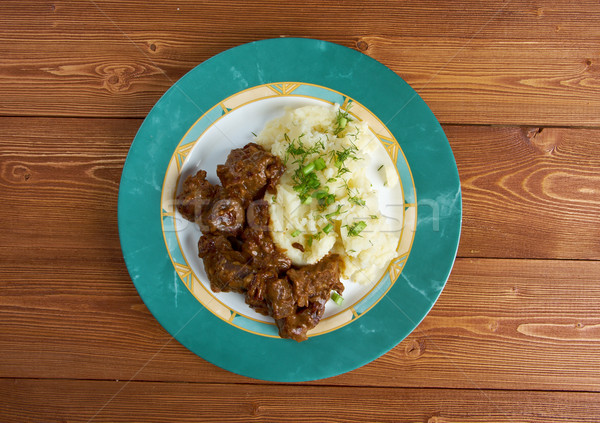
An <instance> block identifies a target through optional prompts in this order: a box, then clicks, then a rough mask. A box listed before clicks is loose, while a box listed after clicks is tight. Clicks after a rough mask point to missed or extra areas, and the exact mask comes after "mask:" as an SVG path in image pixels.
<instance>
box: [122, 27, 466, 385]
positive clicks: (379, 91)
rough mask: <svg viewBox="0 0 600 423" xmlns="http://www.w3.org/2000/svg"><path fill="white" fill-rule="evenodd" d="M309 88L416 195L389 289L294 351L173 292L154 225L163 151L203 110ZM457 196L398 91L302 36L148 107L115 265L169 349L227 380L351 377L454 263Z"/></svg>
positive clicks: (234, 55) (210, 70) (130, 172)
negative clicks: (401, 162) (401, 259)
mask: <svg viewBox="0 0 600 423" xmlns="http://www.w3.org/2000/svg"><path fill="white" fill-rule="evenodd" d="M279 81H298V82H304V83H308V84H316V85H320V86H324V87H327V88H329V89H332V90H336V91H339V92H341V93H344V94H345V95H347V96H349V97H352V98H354V99H356V100H357V101H359V102H360V103H361V104H363V105H364V106H365V107H367V108H368V109H369V110H370V111H371V112H373V113H374V114H375V115H376V116H377V117H378V118H379V119H380V120H381V121H382V122H383V123H384V124H385V125H386V126H387V128H388V129H389V130H390V131H391V132H392V134H393V135H394V137H395V138H396V140H398V142H399V143H400V145H401V148H402V151H403V153H404V155H405V157H406V160H407V162H408V163H409V165H410V168H411V171H412V175H413V180H414V184H415V188H416V191H417V199H418V202H417V208H418V216H417V230H416V233H415V237H414V241H413V245H412V250H411V252H410V255H409V256H408V258H407V260H406V263H405V265H404V268H403V269H402V272H401V273H400V275H399V276H398V280H397V281H396V282H395V283H394V285H393V286H392V288H391V289H390V290H389V291H388V293H387V294H386V295H385V297H383V298H382V299H381V301H379V303H378V304H377V305H376V306H375V307H373V309H371V310H370V311H369V313H367V314H366V315H364V316H363V317H361V318H360V319H358V320H357V321H356V322H352V323H351V324H348V325H346V326H343V327H342V328H339V329H337V330H335V331H332V332H329V333H326V334H323V335H319V336H316V337H312V338H310V339H309V340H308V341H305V342H303V343H296V342H294V341H290V340H282V339H278V338H269V337H262V336H259V335H255V334H252V333H249V332H245V331H243V330H240V329H238V328H236V327H234V326H231V325H229V324H228V323H226V322H223V321H222V320H221V319H219V318H218V317H216V316H215V315H213V314H212V313H211V312H210V311H208V310H207V309H205V308H204V307H203V306H202V305H201V304H200V303H199V302H198V301H197V300H196V298H194V296H193V295H192V294H191V293H190V292H189V291H188V290H187V289H186V288H185V286H183V285H182V284H181V282H180V281H179V276H178V274H177V273H176V271H175V269H174V267H173V264H172V263H171V260H170V257H169V255H168V252H167V250H166V247H165V243H164V240H163V234H162V227H161V212H160V201H161V191H162V183H163V178H164V175H165V171H166V169H167V166H168V163H169V161H170V159H171V156H172V154H173V151H174V150H175V148H176V147H177V145H178V143H179V141H180V140H181V139H182V137H183V136H184V134H185V133H186V132H187V131H188V129H189V128H190V127H191V126H192V125H193V124H194V123H195V122H196V121H197V119H198V117H199V116H201V115H202V114H203V113H204V111H206V110H208V109H210V108H211V107H213V106H214V105H215V104H218V103H219V102H220V101H222V100H223V99H225V98H227V97H229V96H231V95H233V94H235V93H237V92H239V91H242V90H245V89H247V88H249V87H253V86H256V85H263V84H268V83H275V82H279ZM461 220H462V197H461V190H460V181H459V176H458V170H457V168H456V162H455V160H454V156H453V154H452V150H451V148H450V145H449V143H448V140H447V138H446V136H445V134H444V132H443V130H442V128H441V126H440V124H439V123H438V121H437V119H436V118H435V116H434V115H433V113H432V112H431V110H430V109H429V107H428V106H427V105H426V104H425V102H424V101H423V100H422V99H421V98H420V96H419V95H418V94H417V92H416V91H414V90H413V89H412V88H411V87H410V86H409V85H408V84H407V83H406V82H404V81H403V80H402V79H401V78H400V77H399V76H398V75H396V74H395V73H394V72H393V71H391V70H390V69H388V68H387V67H386V66H384V65H383V64H381V63H379V62H377V61H376V60H374V59H372V58H370V57H368V56H366V55H364V54H362V53H360V52H358V51H355V50H352V49H349V48H347V47H343V46H340V45H337V44H333V43H329V42H326V41H321V40H314V39H307V38H277V39H267V40H262V41H256V42H252V43H248V44H243V45H240V46H238V47H235V48H232V49H229V50H227V51H224V52H222V53H220V54H218V55H216V56H214V57H212V58H211V59H209V60H207V61H205V62H203V63H202V64H200V65H198V66H197V67H195V68H194V69H192V70H191V71H190V72H188V73H187V74H186V75H184V76H183V77H182V78H181V79H180V80H179V81H178V82H177V83H175V84H174V85H173V86H172V87H171V88H170V89H169V90H168V91H167V92H166V93H165V94H164V95H163V96H162V97H161V99H160V100H159V101H158V102H157V103H156V105H155V106H154V107H153V108H152V110H151V111H150V113H149V114H148V116H147V117H146V119H145V120H144V122H143V123H142V125H141V127H140V129H139V130H138V133H137V135H136V137H135V139H134V141H133V143H132V145H131V148H130V151H129V154H128V156H127V159H126V161H125V165H124V168H123V173H122V176H121V183H120V188H119V201H118V223H119V236H120V240H121V248H122V251H123V256H124V259H125V263H126V265H127V268H128V270H129V273H130V275H131V278H132V280H133V283H134V285H135V287H136V289H137V290H138V293H139V295H140V297H141V298H142V300H143V301H144V303H145V304H146V306H147V307H148V309H149V310H150V312H151V313H152V314H153V315H154V316H155V318H156V319H157V320H158V321H159V323H160V324H161V325H162V326H163V327H164V328H165V329H166V330H167V331H168V332H169V333H170V334H171V335H172V336H173V337H174V338H175V339H177V340H178V341H179V342H180V343H181V344H183V345H184V346H186V347H187V348H188V349H189V350H191V351H192V352H194V353H195V354H197V355H198V356H200V357H202V358H204V359H205V360H207V361H209V362H211V363H213V364H215V365H217V366H219V367H221V368H223V369H226V370H229V371H231V372H234V373H237V374H240V375H244V376H248V377H252V378H256V379H262V380H268V381H279V382H299V381H309V380H316V379H323V378H326V377H331V376H335V375H338V374H342V373H345V372H348V371H351V370H354V369H356V368H358V367H361V366H363V365H365V364H367V363H369V362H371V361H373V360H375V359H376V358H378V357H380V356H381V355H383V354H385V353H386V352H388V351H389V350H390V349H392V348H393V347H394V346H396V345H397V344H398V343H400V342H401V341H402V340H403V339H404V338H406V336H408V334H410V332H412V331H413V330H414V329H415V328H416V327H417V325H418V324H419V323H420V322H421V321H422V320H423V318H424V317H425V316H426V315H427V313H428V312H429V311H430V309H431V308H432V307H433V305H434V304H435V302H436V300H437V298H438V297H439V295H440V293H441V292H442V290H443V288H444V286H445V284H446V281H447V279H448V276H449V274H450V271H451V269H452V266H453V264H454V259H455V257H456V251H457V248H458V242H459V238H460V230H461Z"/></svg>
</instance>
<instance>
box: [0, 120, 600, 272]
mask: <svg viewBox="0 0 600 423" xmlns="http://www.w3.org/2000/svg"><path fill="white" fill-rule="evenodd" d="M140 124H141V121H140V120H131V119H123V120H117V119H98V120H95V119H44V118H35V119H33V118H32V119H28V118H8V117H5V118H0V126H1V127H2V128H3V132H2V134H0V187H1V188H2V190H1V191H0V201H2V202H3V204H4V205H5V207H4V208H3V209H2V211H1V214H2V218H3V221H4V222H5V225H6V229H5V231H4V232H3V233H0V248H4V249H5V250H6V256H5V260H17V261H18V260H22V259H23V258H24V257H31V254H32V252H31V251H32V250H30V247H31V246H35V247H36V248H42V249H48V250H49V252H51V251H53V250H55V248H57V246H58V247H59V248H64V249H69V251H76V250H77V249H90V248H91V246H90V241H89V240H91V239H93V240H94V248H96V249H98V248H100V249H116V248H118V234H117V224H116V209H117V196H118V184H119V178H120V173H121V167H122V165H123V162H124V160H125V156H126V154H127V151H128V148H129V145H130V143H131V141H132V140H133V138H134V136H135V133H136V131H137V129H138V127H139V125H140ZM539 129H540V128H519V127H475V126H453V125H448V126H445V127H444V130H445V132H446V134H447V136H448V139H449V140H450V143H451V146H452V148H453V151H454V154H455V157H456V160H457V164H458V169H459V173H460V176H461V184H462V191H463V209H464V218H463V231H462V238H461V242H460V248H459V256H461V257H500V258H509V257H510V258H544V259H555V258H556V259H595V260H597V259H600V243H599V242H598V239H599V237H600V189H599V188H598V186H599V183H600V158H599V157H598V155H597V154H596V153H595V150H596V146H597V145H598V144H599V143H600V130H589V129H560V128H545V129H544V128H541V129H542V130H541V131H540V130H539ZM490 163H491V164H490ZM32 208H36V210H38V212H39V213H43V217H44V218H43V219H40V217H39V214H38V213H31V212H30V211H31V209H32ZM73 210H78V213H73V212H72V211H73ZM65 216H69V220H70V224H69V225H64V223H63V222H64V218H65ZM8 222H11V224H10V225H8V224H7V223H8ZM42 233H43V234H44V236H43V237H42V236H41V235H40V234H42ZM15 240H17V242H16V243H15ZM70 254H72V253H70ZM111 254H112V255H113V256H118V253H111ZM34 256H35V257H31V259H32V260H40V259H41V260H44V258H43V256H42V257H41V258H39V254H34ZM54 256H55V254H52V253H50V255H49V256H48V257H49V259H50V260H52V259H53V257H54Z"/></svg>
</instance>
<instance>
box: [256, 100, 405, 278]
mask: <svg viewBox="0 0 600 423" xmlns="http://www.w3.org/2000/svg"><path fill="white" fill-rule="evenodd" d="M255 141H256V142H257V143H258V144H260V145H262V146H263V147H264V148H265V149H267V150H268V151H270V152H271V153H273V154H275V155H277V156H279V157H280V158H281V159H282V160H283V161H284V163H285V164H286V167H287V169H286V171H285V173H284V174H283V176H282V178H281V180H280V183H279V185H278V187H277V193H276V194H275V195H272V194H267V195H266V196H265V199H266V200H267V201H269V204H270V212H271V223H270V225H271V230H272V236H273V240H274V241H275V243H276V244H277V245H279V246H280V247H281V248H283V249H285V250H286V253H287V255H288V256H289V257H290V258H291V259H292V261H293V263H294V264H296V265H303V264H311V263H316V262H318V261H319V260H320V259H321V258H323V257H324V256H325V255H327V254H328V253H330V252H335V253H338V254H340V255H341V256H342V257H343V260H344V263H345V270H344V272H343V277H344V278H346V279H348V280H351V281H353V282H358V283H363V284H364V283H368V282H373V281H374V279H375V278H377V277H378V276H379V274H380V272H381V270H382V269H383V268H384V267H385V266H386V265H387V263H389V261H390V260H391V259H393V258H394V257H396V255H397V253H396V246H397V244H398V238H399V236H400V234H399V232H398V231H395V232H389V231H386V227H385V219H383V218H382V216H381V213H380V211H379V204H378V198H377V193H376V192H375V191H374V189H373V188H372V184H371V181H369V179H368V178H367V175H366V168H367V165H368V164H369V157H370V154H369V153H370V152H371V151H373V149H375V148H376V147H377V145H378V140H377V139H376V138H375V137H374V136H373V135H372V133H371V132H370V131H369V130H368V128H367V126H366V124H364V123H362V122H359V121H357V120H356V119H353V118H352V116H351V115H350V114H348V113H347V112H346V111H344V110H342V109H340V107H339V106H338V105H335V106H330V107H322V106H307V107H301V108H298V109H294V110H287V111H286V113H285V115H284V116H283V117H281V118H279V119H275V120H273V121H271V122H269V123H267V125H266V126H265V128H264V129H263V130H262V132H261V133H260V134H259V135H258V136H257V137H256V140H255ZM378 173H381V175H382V179H383V180H385V182H386V183H387V184H388V185H394V184H397V183H398V176H397V174H396V172H395V171H394V170H393V169H392V171H389V169H382V172H378Z"/></svg>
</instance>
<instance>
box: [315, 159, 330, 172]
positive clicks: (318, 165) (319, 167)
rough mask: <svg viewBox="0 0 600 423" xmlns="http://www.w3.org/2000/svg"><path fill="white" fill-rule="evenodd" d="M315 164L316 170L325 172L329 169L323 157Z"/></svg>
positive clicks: (316, 160)
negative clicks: (324, 170)
mask: <svg viewBox="0 0 600 423" xmlns="http://www.w3.org/2000/svg"><path fill="white" fill-rule="evenodd" d="M313 164H314V165H315V169H316V170H323V169H325V168H326V167H327V165H326V164H325V160H323V158H322V157H319V158H317V159H315V160H314V161H313Z"/></svg>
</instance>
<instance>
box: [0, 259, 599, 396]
mask: <svg viewBox="0 0 600 423" xmlns="http://www.w3.org/2000/svg"><path fill="white" fill-rule="evenodd" d="M43 253H44V252H43V251H42V254H43ZM56 262H57V263H56V267H55V268H52V267H49V266H40V265H36V264H33V265H30V266H27V267H24V268H13V269H8V268H6V267H5V266H3V268H2V269H1V272H2V273H1V275H2V282H1V285H0V291H1V292H2V296H0V317H1V319H0V322H1V323H0V344H1V345H2V346H3V348H2V350H1V351H0V377H36V378H85V379H119V380H129V379H132V378H133V379H134V380H171V381H195V382H250V380H249V379H246V378H242V377H239V376H236V375H233V374H231V373H229V372H226V371H224V370H221V369H217V368H216V367H214V366H212V365H210V364H208V363H206V362H204V361H203V360H201V359H199V358H198V357H196V356H195V355H193V354H192V353H190V352H189V351H187V350H186V349H185V348H184V347H182V346H181V345H179V344H178V343H177V342H176V341H174V340H172V339H171V337H170V336H169V335H168V334H167V333H166V332H165V331H164V330H162V329H161V327H160V326H159V324H158V323H157V322H156V321H155V320H154V318H153V317H152V316H151V315H150V314H149V313H148V310H147V309H146V308H145V307H144V305H143V304H142V302H141V300H140V298H139V297H138V296H137V294H136V291H135V289H134V288H133V284H132V283H131V282H130V281H129V279H128V277H127V275H126V274H125V271H124V268H123V265H122V264H121V263H110V262H106V263H102V264H98V263H96V262H94V261H93V259H92V262H91V263H90V264H89V265H88V267H87V268H86V267H85V265H84V264H83V263H78V264H77V265H76V266H74V268H70V267H69V264H68V262H67V260H66V259H64V258H63V259H62V260H61V259H60V258H57V260H56ZM57 269H59V270H57ZM598 274H600V263H599V262H583V261H571V262H565V261H542V260H491V259H458V260H457V262H456V265H455V268H454V271H453V274H452V276H451V278H450V281H449V282H448V285H447V287H446V289H445V290H444V292H443V293H442V296H441V297H440V299H439V301H438V303H437V304H436V306H435V307H434V309H433V310H432V312H431V313H430V315H429V316H428V317H427V318H426V319H425V320H424V322H423V323H422V324H421V325H420V326H419V327H418V328H417V330H416V331H415V332H413V334H411V335H410V336H409V337H408V338H407V339H406V340H405V341H403V342H402V343H401V344H399V345H398V346H397V347H396V348H394V349H393V350H392V351H391V352H389V353H388V354H386V355H385V356H383V357H381V358H380V359H378V360H376V361H375V362H373V363H371V364H369V365H367V366H364V367H363V368H360V369H358V370H355V371H353V372H351V373H348V374H345V375H342V376H339V377H336V378H331V379H327V380H325V381H320V382H318V383H320V384H336V385H373V386H400V387H443V388H468V389H479V388H481V389H513V388H514V387H515V386H518V387H519V388H523V389H548V390H587V391H600V331H599V328H600V320H599V318H598V316H599V315H600V306H599V305H598V304H600V287H598V284H597V277H598ZM88 275H90V276H88ZM90 328H93V330H90ZM253 382H254V381H253Z"/></svg>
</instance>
